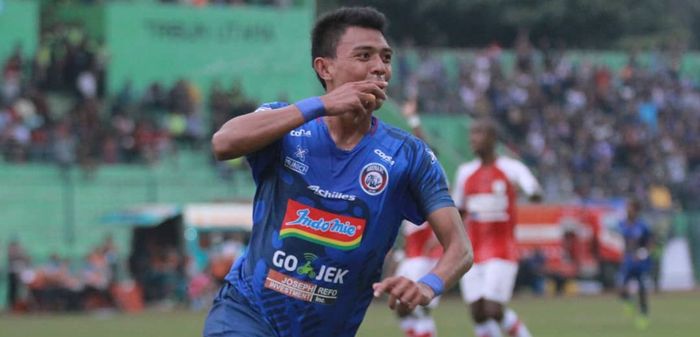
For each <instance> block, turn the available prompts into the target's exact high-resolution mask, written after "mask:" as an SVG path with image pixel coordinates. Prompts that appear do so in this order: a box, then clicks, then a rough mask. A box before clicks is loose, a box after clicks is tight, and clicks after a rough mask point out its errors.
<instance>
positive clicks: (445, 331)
mask: <svg viewBox="0 0 700 337" xmlns="http://www.w3.org/2000/svg"><path fill="white" fill-rule="evenodd" d="M512 307H513V308H514V309H515V310H516V311H517V312H518V313H519V314H520V316H521V318H522V319H523V320H524V321H525V322H526V324H527V325H528V327H529V328H530V330H531V332H532V334H533V336H535V337H584V336H585V337H637V336H639V337H645V336H649V337H652V336H653V337H663V336H672V337H696V336H700V292H690V293H668V294H654V295H652V296H651V324H650V325H649V327H648V328H647V329H646V330H644V331H639V330H637V329H636V328H635V326H634V318H633V317H628V316H625V314H623V307H622V305H621V303H620V302H619V301H617V299H616V298H615V297H614V296H613V295H605V296H595V297H566V298H517V299H515V300H514V301H513V303H512ZM205 315H206V313H205V312H191V311H186V310H178V311H174V312H159V311H154V310H149V311H146V312H144V313H139V314H114V315H108V316H105V315H95V314H82V315H48V314H31V315H9V314H2V315H0V337H43V336H46V337H94V336H100V337H152V336H163V337H180V336H182V337H184V336H190V337H191V336H200V335H201V334H200V331H201V327H202V321H203V320H204V317H205ZM435 316H436V319H437V324H438V328H439V335H440V337H453V336H454V337H457V336H473V332H472V328H471V323H470V320H469V316H468V313H467V309H466V308H465V307H464V305H463V304H462V303H461V301H460V299H459V298H458V297H457V296H450V297H448V298H445V299H443V301H442V303H441V305H440V307H439V308H438V309H437V310H436V312H435ZM357 335H358V336H361V337H364V336H367V337H374V336H378V337H402V334H401V333H400V331H399V330H398V327H397V324H396V320H395V319H394V317H393V313H392V312H391V311H390V310H389V309H388V308H387V307H386V303H385V302H383V301H377V302H375V303H374V304H373V305H372V306H371V307H370V309H369V311H368V313H367V316H366V319H365V321H364V323H363V324H362V327H361V328H360V330H359V332H358V334H357Z"/></svg>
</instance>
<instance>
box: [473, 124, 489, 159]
mask: <svg viewBox="0 0 700 337" xmlns="http://www.w3.org/2000/svg"><path fill="white" fill-rule="evenodd" d="M469 143H470V144H471V147H472V150H473V151H474V152H475V153H476V154H483V153H486V152H488V151H492V150H493V144H494V135H493V132H491V130H489V129H488V127H486V126H484V125H481V124H478V125H473V126H472V127H471V129H470V130H469Z"/></svg>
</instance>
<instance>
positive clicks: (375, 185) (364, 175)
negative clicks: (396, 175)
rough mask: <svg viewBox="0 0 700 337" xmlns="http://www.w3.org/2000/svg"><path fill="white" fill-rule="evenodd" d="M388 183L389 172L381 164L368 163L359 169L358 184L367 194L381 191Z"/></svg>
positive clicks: (375, 193)
mask: <svg viewBox="0 0 700 337" xmlns="http://www.w3.org/2000/svg"><path fill="white" fill-rule="evenodd" d="M388 183H389V173H388V172H387V170H386V167H384V165H382V164H379V163H369V164H367V165H365V167H363V168H362V171H360V186H361V187H362V190H363V191H365V193H367V194H369V195H377V194H379V193H382V192H383V191H384V188H386V185H387V184H388Z"/></svg>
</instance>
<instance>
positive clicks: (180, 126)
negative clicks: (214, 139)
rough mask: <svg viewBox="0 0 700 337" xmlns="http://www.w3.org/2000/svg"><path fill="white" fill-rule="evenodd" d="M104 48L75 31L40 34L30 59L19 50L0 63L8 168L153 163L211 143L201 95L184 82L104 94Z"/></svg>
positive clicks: (0, 132)
mask: <svg viewBox="0 0 700 337" xmlns="http://www.w3.org/2000/svg"><path fill="white" fill-rule="evenodd" d="M105 55H106V53H104V52H103V47H102V46H101V45H97V44H95V43H94V41H92V42H91V40H90V39H89V38H88V37H87V36H86V35H85V34H84V33H83V32H82V31H81V30H80V29H77V28H76V27H71V26H63V25H57V26H56V27H53V28H52V29H50V30H47V32H46V33H45V34H43V35H42V38H41V41H40V44H39V46H38V49H37V52H36V54H35V55H33V56H31V57H26V56H25V55H23V53H22V48H21V46H17V47H16V48H15V51H14V53H12V55H11V56H10V57H8V58H7V59H6V60H4V61H3V62H2V63H1V65H2V78H0V89H1V90H0V91H1V93H2V95H1V96H0V156H2V158H3V159H4V161H6V162H14V163H22V162H57V163H59V164H62V165H72V164H79V165H80V166H81V167H82V168H84V169H86V171H92V170H94V168H95V167H96V166H97V165H99V164H111V163H153V162H155V161H157V160H158V159H159V158H161V157H162V156H163V154H165V153H169V152H170V153H172V152H175V150H176V149H177V147H178V146H187V147H197V146H200V145H201V143H202V142H203V141H204V138H205V137H206V132H207V130H206V126H205V125H204V119H203V118H202V100H201V95H200V93H199V92H198V91H197V89H196V88H195V87H194V86H193V85H192V84H191V83H189V82H188V81H186V80H180V81H177V82H176V83H174V84H173V85H172V86H170V87H166V86H164V85H162V84H160V83H153V84H152V85H150V86H149V87H148V88H147V89H146V90H145V91H143V92H137V91H136V90H134V89H133V88H132V86H131V84H130V83H128V82H127V83H125V84H124V86H123V87H122V88H121V89H119V90H118V92H117V93H116V94H115V95H114V96H113V97H105V95H104V78H105V65H106V62H107V57H106V56H105Z"/></svg>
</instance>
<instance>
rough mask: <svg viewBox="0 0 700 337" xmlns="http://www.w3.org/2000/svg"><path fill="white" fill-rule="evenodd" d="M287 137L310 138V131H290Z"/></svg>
mask: <svg viewBox="0 0 700 337" xmlns="http://www.w3.org/2000/svg"><path fill="white" fill-rule="evenodd" d="M289 135H290V136H292V137H311V131H310V130H304V129H299V130H292V131H289Z"/></svg>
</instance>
